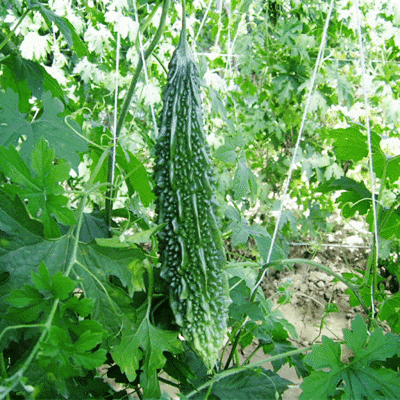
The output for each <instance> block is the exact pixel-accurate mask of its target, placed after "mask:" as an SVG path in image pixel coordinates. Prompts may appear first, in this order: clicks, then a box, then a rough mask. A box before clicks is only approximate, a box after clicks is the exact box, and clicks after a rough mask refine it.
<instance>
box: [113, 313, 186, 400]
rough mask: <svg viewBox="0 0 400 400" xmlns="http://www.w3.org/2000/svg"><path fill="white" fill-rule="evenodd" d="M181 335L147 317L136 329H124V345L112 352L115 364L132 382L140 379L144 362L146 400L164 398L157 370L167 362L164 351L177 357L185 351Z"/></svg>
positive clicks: (141, 378) (142, 375)
mask: <svg viewBox="0 0 400 400" xmlns="http://www.w3.org/2000/svg"><path fill="white" fill-rule="evenodd" d="M146 308H147V306H146ZM177 336H178V332H170V331H165V330H162V329H159V328H157V327H155V326H154V325H152V324H151V323H150V321H149V319H148V316H147V315H145V316H144V317H143V319H142V320H141V322H140V324H139V325H138V326H137V327H135V329H133V328H127V329H124V331H123V334H122V340H121V343H120V344H119V345H118V346H116V347H115V348H114V349H112V350H111V354H112V357H113V359H114V361H115V362H116V363H117V364H118V365H119V367H120V368H121V371H122V372H124V373H125V374H126V376H127V378H128V379H129V380H130V381H131V382H132V381H134V380H135V378H136V375H137V373H138V370H139V363H142V369H143V372H142V374H141V375H140V383H141V386H142V387H143V393H144V397H146V398H148V397H155V398H159V397H160V395H161V391H160V387H159V383H158V379H157V370H158V369H160V368H162V367H163V366H164V364H165V362H166V358H165V356H164V354H163V352H164V351H169V352H171V353H173V354H177V353H179V352H181V351H182V350H183V348H182V344H181V342H180V341H179V340H178V338H177Z"/></svg>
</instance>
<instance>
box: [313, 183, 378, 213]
mask: <svg viewBox="0 0 400 400" xmlns="http://www.w3.org/2000/svg"><path fill="white" fill-rule="evenodd" d="M318 190H319V191H321V192H323V193H326V192H329V191H336V190H345V192H343V193H342V194H341V195H340V196H339V197H338V198H337V199H336V203H338V204H339V208H341V209H342V210H343V215H344V216H345V217H346V218H349V217H351V216H353V215H354V214H355V213H356V212H357V211H358V212H359V213H360V214H361V215H364V214H366V213H367V212H368V210H369V208H370V207H371V204H372V203H371V192H370V191H369V190H368V189H367V188H366V186H365V184H364V182H357V181H355V180H354V179H351V178H347V177H342V178H340V179H337V180H334V181H332V182H329V183H326V184H323V185H321V186H320V187H319V188H318Z"/></svg>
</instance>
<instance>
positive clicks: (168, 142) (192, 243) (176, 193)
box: [154, 28, 230, 371]
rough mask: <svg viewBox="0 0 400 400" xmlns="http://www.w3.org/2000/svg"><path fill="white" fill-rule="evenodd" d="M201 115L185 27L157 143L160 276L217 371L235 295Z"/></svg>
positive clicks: (192, 340)
mask: <svg viewBox="0 0 400 400" xmlns="http://www.w3.org/2000/svg"><path fill="white" fill-rule="evenodd" d="M202 118H203V117H202V110H201V97H200V84H199V70H198V67H197V65H196V63H195V60H194V56H193V54H192V52H191V50H190V48H189V45H188V43H187V40H186V31H185V29H184V28H183V29H182V32H181V36H180V41H179V45H178V47H177V48H176V50H175V52H174V54H173V57H172V59H171V61H170V63H169V72H168V82H167V85H166V87H165V88H164V92H163V111H162V115H161V125H160V132H159V135H158V138H157V142H156V146H155V155H156V160H155V167H154V182H155V194H156V196H157V200H156V213H157V214H158V223H159V224H164V223H165V224H166V227H165V228H164V229H163V230H162V232H160V234H159V251H160V262H161V276H162V277H163V278H164V279H166V280H167V281H168V282H169V290H170V305H171V308H172V310H173V312H174V315H175V319H176V322H177V324H178V325H180V327H181V332H182V334H183V336H184V337H185V339H186V340H187V341H188V342H189V344H190V345H191V347H192V348H193V349H194V350H195V351H196V353H197V354H198V355H199V356H200V357H201V358H202V359H203V361H204V363H205V365H206V366H207V368H208V370H209V371H211V369H212V368H213V367H214V365H215V362H216V360H217V357H218V352H219V350H220V349H221V347H222V344H223V338H224V335H225V333H226V330H227V318H228V306H229V303H230V298H229V288H228V281H227V275H226V273H225V263H226V259H225V253H224V247H223V242H222V240H221V235H220V232H219V229H218V226H217V222H216V219H215V206H216V202H215V194H214V192H213V191H214V182H215V180H214V178H213V168H212V165H211V160H210V157H209V147H208V145H207V142H206V138H205V133H204V130H203V120H202Z"/></svg>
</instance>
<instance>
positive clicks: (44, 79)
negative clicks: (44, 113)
mask: <svg viewBox="0 0 400 400" xmlns="http://www.w3.org/2000/svg"><path fill="white" fill-rule="evenodd" d="M2 63H3V64H4V65H5V67H6V68H4V71H3V75H2V76H1V77H0V82H1V83H2V86H3V87H4V88H10V89H12V91H14V92H15V93H18V97H19V102H18V105H19V110H20V111H21V112H28V111H29V110H30V109H31V108H32V105H31V104H30V103H29V99H30V98H31V96H32V95H33V96H35V97H36V98H38V99H39V100H41V99H42V96H43V94H44V93H45V92H46V91H50V93H51V94H52V96H53V97H57V98H58V99H59V100H61V101H62V102H63V103H64V105H66V104H67V102H66V97H65V95H64V92H63V90H62V89H61V87H60V85H59V83H58V82H57V81H56V80H55V79H54V78H53V77H52V76H51V75H50V74H49V73H48V72H47V71H46V70H45V68H44V67H43V66H41V65H40V64H38V63H37V62H34V61H32V60H27V59H26V58H23V57H21V56H19V55H18V54H12V55H10V56H9V57H7V58H6V59H5V60H3V62H2ZM7 96H8V93H7Z"/></svg>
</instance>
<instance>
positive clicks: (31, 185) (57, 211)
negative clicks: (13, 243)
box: [0, 138, 76, 238]
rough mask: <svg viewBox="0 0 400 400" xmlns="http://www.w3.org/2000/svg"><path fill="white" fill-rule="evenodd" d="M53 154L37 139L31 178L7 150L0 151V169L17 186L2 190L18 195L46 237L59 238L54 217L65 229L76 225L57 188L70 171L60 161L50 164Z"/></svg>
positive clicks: (11, 149)
mask: <svg viewBox="0 0 400 400" xmlns="http://www.w3.org/2000/svg"><path fill="white" fill-rule="evenodd" d="M53 159H54V150H52V149H49V146H48V143H47V142H46V141H45V140H44V139H43V138H40V140H38V142H37V143H36V146H35V149H34V151H33V154H32V170H33V174H34V175H35V176H32V174H31V172H30V170H29V169H28V167H27V166H26V164H25V163H24V161H23V160H22V159H21V157H20V155H19V154H18V152H17V151H16V150H15V149H14V148H13V147H10V148H9V149H8V150H7V149H5V148H3V147H0V168H1V169H2V170H3V173H4V174H5V175H6V176H7V177H8V178H10V179H11V180H12V182H13V183H14V184H18V186H16V185H6V186H4V187H3V190H6V191H7V192H9V193H10V194H18V195H19V197H20V198H21V200H24V201H25V204H26V208H27V210H28V211H29V213H30V215H31V217H33V218H37V219H38V220H40V221H41V222H42V223H43V225H44V233H45V235H46V237H49V238H54V237H58V236H60V234H61V233H60V229H59V227H58V225H57V223H56V221H55V220H54V218H53V215H54V216H55V217H56V218H57V219H58V220H59V221H60V222H61V223H63V224H65V225H74V224H75V223H76V220H75V214H74V212H73V211H72V210H70V209H69V208H67V207H66V206H67V203H68V198H67V197H64V196H63V193H64V189H63V187H62V186H61V185H60V184H59V183H60V182H63V181H65V180H67V179H68V178H69V170H70V167H69V165H68V164H66V163H65V162H64V161H62V160H60V161H59V162H58V164H57V165H54V164H53Z"/></svg>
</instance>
